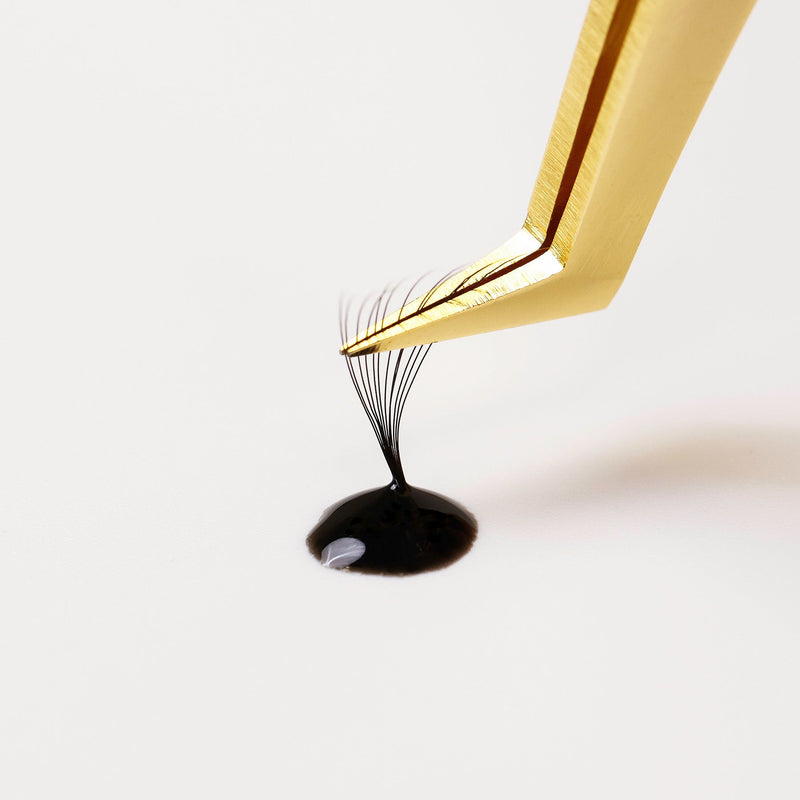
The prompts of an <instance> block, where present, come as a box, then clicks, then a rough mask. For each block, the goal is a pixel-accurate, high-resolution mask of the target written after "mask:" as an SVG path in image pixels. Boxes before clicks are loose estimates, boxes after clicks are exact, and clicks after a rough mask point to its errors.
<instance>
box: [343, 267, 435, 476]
mask: <svg viewBox="0 0 800 800" xmlns="http://www.w3.org/2000/svg"><path fill="white" fill-rule="evenodd" d="M421 280H422V278H420V279H419V280H418V281H417V282H416V283H414V284H413V285H412V286H411V288H410V289H408V291H407V292H406V295H405V298H404V300H403V304H402V305H401V306H400V313H401V315H402V312H403V309H404V308H405V307H406V305H407V303H408V299H409V297H410V296H411V294H412V292H413V291H414V289H415V288H416V286H417V285H418V284H419V282H420V281H421ZM399 288H400V284H398V285H396V286H394V287H393V288H391V289H389V288H388V287H387V288H386V289H384V290H383V291H382V292H380V293H379V294H378V296H377V297H376V298H375V299H374V300H373V301H372V303H371V304H370V300H369V298H367V299H366V300H365V301H364V302H362V303H361V305H360V306H359V308H358V310H357V311H356V312H355V314H353V312H352V310H351V304H350V303H349V302H348V303H347V304H343V303H340V306H339V335H340V337H341V342H342V346H344V345H345V343H346V342H347V341H348V340H349V338H350V337H351V333H350V329H351V324H350V323H351V322H352V321H353V318H355V325H354V326H353V327H354V331H353V333H355V334H357V333H358V332H360V331H361V330H362V328H361V319H362V317H364V316H365V315H366V324H365V328H366V330H367V332H369V331H370V329H372V332H373V333H374V332H375V331H376V330H377V329H378V324H379V323H380V321H381V320H382V319H383V318H384V317H385V315H386V313H387V311H388V309H389V305H390V303H391V300H392V297H394V295H395V293H396V292H397V291H398V289H399ZM430 349H431V345H430V344H426V345H418V346H416V347H412V348H403V349H400V350H387V351H382V352H377V353H370V354H368V355H364V356H356V357H345V362H346V364H347V371H348V373H349V374H350V380H351V381H352V383H353V386H354V387H355V390H356V394H357V395H358V399H359V401H360V402H361V406H362V408H363V409H364V412H365V413H366V415H367V419H369V422H370V425H371V426H372V430H373V432H374V433H375V438H376V439H377V440H378V444H379V446H380V448H381V453H383V457H384V459H385V460H386V464H387V466H388V467H389V471H390V472H391V473H392V478H393V479H394V483H395V485H396V486H397V488H398V489H401V490H404V489H406V488H407V487H408V483H407V482H406V478H405V475H404V473H403V464H402V461H401V458H400V422H401V420H402V417H403V411H404V410H405V406H406V401H407V400H408V395H409V392H410V391H411V387H412V386H413V385H414V382H415V381H416V379H417V375H418V373H419V370H420V367H421V366H422V363H423V362H424V361H425V358H426V356H427V355H428V353H429V351H430Z"/></svg>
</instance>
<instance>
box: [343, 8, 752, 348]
mask: <svg viewBox="0 0 800 800" xmlns="http://www.w3.org/2000/svg"><path fill="white" fill-rule="evenodd" d="M754 3H755V0H591V4H590V6H589V11H588V14H587V16H586V20H585V22H584V25H583V29H582V31H581V35H580V39H579V41H578V45H577V48H576V50H575V55H574V56H573V60H572V64H571V66H570V69H569V73H568V75H567V81H566V85H565V87H564V91H563V93H562V96H561V100H560V103H559V106H558V111H557V113H556V119H555V122H554V124H553V128H552V131H551V133H550V139H549V141H548V144H547V149H546V151H545V154H544V159H543V161H542V165H541V168H540V171H539V176H538V178H537V180H536V185H535V188H534V191H533V196H532V197H531V201H530V204H529V206H528V213H527V216H526V219H525V224H524V226H523V228H522V230H521V231H520V232H519V233H518V234H516V235H515V236H513V237H512V238H511V239H510V240H509V241H508V242H506V243H505V244H504V245H502V246H501V247H499V248H498V249H497V250H495V251H493V252H492V253H490V254H489V255H488V256H486V257H485V258H483V259H481V260H480V261H477V262H475V264H472V265H471V266H470V267H467V269H465V270H463V271H462V272H460V273H459V274H457V275H456V276H454V277H452V278H450V279H449V280H447V281H445V282H444V283H442V284H440V285H439V286H438V287H436V289H435V290H434V291H433V292H430V293H428V294H427V295H424V296H422V297H419V298H416V299H415V300H413V301H410V302H408V303H406V304H404V306H403V307H402V308H400V309H397V310H396V311H394V312H392V313H391V314H388V315H387V316H386V317H384V318H383V319H382V320H378V321H376V322H375V323H374V324H372V325H370V327H369V328H367V329H366V330H363V331H361V332H359V334H358V335H357V336H356V337H355V338H354V339H352V340H350V341H349V342H347V344H346V345H345V346H344V347H343V348H342V353H344V354H345V355H347V356H356V355H363V354H366V353H370V352H376V351H380V350H392V349H396V348H400V347H410V346H413V345H418V344H425V343H428V342H434V341H440V340H443V339H453V338H458V337H461V336H469V335H473V334H477V333H485V332H488V331H493V330H499V329H501V328H509V327H514V326H517V325H526V324H529V323H532V322H541V321H544V320H550V319H556V318H559V317H566V316H571V315H574V314H581V313H584V312H588V311H596V310H599V309H602V308H605V307H606V306H607V305H608V303H609V302H611V299H612V298H613V297H614V295H615V294H616V292H617V290H618V289H619V287H620V285H621V283H622V281H623V279H624V278H625V275H626V273H627V271H628V267H629V266H630V263H631V260H632V259H633V256H634V254H635V252H636V249H637V247H638V246H639V242H640V241H641V239H642V236H643V235H644V231H645V229H646V228H647V225H648V223H649V221H650V218H651V216H652V214H653V211H654V210H655V207H656V204H657V203H658V200H659V198H660V196H661V193H662V191H663V190H664V187H665V185H666V183H667V180H668V179H669V176H670V173H671V172H672V169H673V167H674V166H675V163H676V162H677V160H678V157H679V155H680V153H681V150H682V149H683V146H684V144H685V143H686V140H687V139H688V137H689V134H690V133H691V130H692V127H693V126H694V123H695V121H696V120H697V117H698V116H699V114H700V111H701V110H702V108H703V105H704V103H705V101H706V99H707V98H708V95H709V93H710V92H711V88H712V87H713V85H714V82H715V81H716V78H717V76H718V75H719V72H720V70H721V69H722V67H723V65H724V63H725V60H726V59H727V57H728V54H729V52H730V50H731V48H732V47H733V44H734V42H735V41H736V38H737V36H738V35H739V32H740V30H741V28H742V26H743V25H744V23H745V21H746V19H747V16H748V14H749V13H750V10H751V8H752V7H753V5H754Z"/></svg>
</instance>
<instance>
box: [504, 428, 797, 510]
mask: <svg viewBox="0 0 800 800" xmlns="http://www.w3.org/2000/svg"><path fill="white" fill-rule="evenodd" d="M745 487H754V488H767V487H774V488H783V489H788V488H791V487H800V431H797V430H793V429H788V428H787V429H781V428H759V427H752V428H745V427H729V428H718V429H711V430H709V429H708V428H707V427H704V428H700V427H698V428H683V429H679V430H676V431H675V432H673V433H672V434H671V435H668V436H665V435H664V434H663V433H660V432H659V433H658V434H653V436H652V437H650V438H642V440H641V441H639V442H633V441H627V442H626V443H625V444H624V445H623V446H620V447H618V448H616V449H613V450H609V451H607V452H605V453H601V452H598V451H597V450H593V451H591V453H589V454H587V455H586V457H585V458H584V459H583V460H581V461H579V462H577V463H573V464H561V465H560V466H559V467H558V468H557V469H556V470H555V471H554V472H553V473H551V475H550V476H549V477H548V479H547V481H546V482H545V483H543V484H542V483H538V485H537V481H536V480H535V479H533V478H532V477H531V474H530V473H528V474H527V478H526V482H525V483H521V482H520V483H517V484H514V485H511V486H508V487H507V491H506V492H505V493H504V494H502V496H497V497H496V499H497V501H498V502H500V503H508V504H510V505H513V506H515V507H517V508H518V509H519V508H520V507H524V506H530V507H532V508H531V512H533V511H534V508H535V510H536V511H539V512H542V511H545V510H546V511H552V510H554V509H557V508H560V507H564V506H566V505H569V506H570V507H571V508H574V507H575V506H576V505H584V506H587V505H605V504H607V503H609V502H611V501H613V502H614V503H618V502H619V501H620V500H621V499H630V500H634V499H635V498H637V497H641V496H644V495H650V494H653V493H671V494H677V495H680V494H688V493H690V492H691V493H696V492H708V493H713V492H715V491H717V490H719V489H721V488H722V489H724V488H740V489H743V488H745Z"/></svg>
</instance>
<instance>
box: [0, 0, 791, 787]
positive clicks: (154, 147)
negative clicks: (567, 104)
mask: <svg viewBox="0 0 800 800" xmlns="http://www.w3.org/2000/svg"><path fill="white" fill-rule="evenodd" d="M584 13H585V4H584V2H583V1H582V0H569V2H563V3H553V2H550V3H545V2H542V0H532V1H531V2H525V3H522V2H495V3H477V2H468V3H459V4H456V3H445V2H439V0H425V2H410V3H405V4H402V5H397V4H395V5H390V4H385V3H366V2H363V3H362V2H356V1H355V0H339V2H336V3H327V2H316V3H315V2H311V3H289V2H285V3H275V2H269V1H268V2H266V3H265V2H255V0H253V1H252V2H244V1H242V2H197V0H194V1H193V2H188V0H187V2H182V3H181V2H171V1H170V2H167V1H165V0H157V1H155V0H154V1H152V2H141V1H140V2H136V3H133V2H131V3H120V2H114V3H109V2H99V1H98V2H95V3H92V2H87V0H76V2H70V3H61V2H51V3H46V2H35V1H29V0H26V1H25V2H23V0H20V2H10V1H9V0H2V3H0V114H1V115H2V117H1V121H0V227H1V233H0V381H1V384H0V648H1V649H0V794H1V795H2V797H3V798H7V799H8V800H18V799H19V798H73V797H74V798H81V800H85V799H86V798H144V797H148V798H176V797H192V798H198V797H203V798H205V797H209V798H222V797H231V798H266V797H275V798H285V797H334V798H337V797H347V798H376V797H380V798H406V797H425V798H427V797H430V798H434V797H459V798H462V797H476V798H484V797H502V798H530V797H543V798H587V797H592V798H597V797H602V798H615V799H617V798H675V797H688V798H704V799H707V798H754V797H768V798H796V797H797V796H798V794H800V762H798V758H797V754H798V748H799V747H800V730H799V723H798V720H799V719H800V680H798V675H799V674H800V638H799V637H798V624H799V623H800V403H799V402H798V401H800V363H799V361H800V360H799V359H798V357H797V345H798V337H799V335H800V323H798V295H800V271H799V270H798V266H799V264H798V256H797V248H796V240H797V236H796V231H797V226H798V210H800V209H798V202H797V191H796V188H797V185H798V178H800V175H799V173H800V170H799V169H798V158H797V141H798V124H797V123H798V114H797V98H796V84H797V79H798V76H799V75H800V69H799V67H800V65H799V64H798V47H797V41H796V30H797V23H798V15H797V10H796V8H795V7H794V6H793V5H792V4H790V3H786V2H774V1H773V2H768V1H767V0H762V2H761V3H760V4H759V5H758V7H757V8H756V9H755V11H754V13H753V15H752V17H751V19H750V21H749V23H748V25H747V27H746V28H745V30H744V33H743V35H742V37H741V38H740V41H739V42H738V44H737V46H736V48H735V50H734V52H733V54H732V56H731V59H730V61H729V63H728V64H727V66H726V68H725V70H724V72H723V74H722V76H721V78H720V81H719V82H718V85H717V86H716V88H715V89H714V92H713V93H712V96H711V98H710V100H709V102H708V104H707V106H706V109H705V111H704V113H703V115H702V117H701V119H700V121H699V122H698V124H697V127H696V129H695V132H694V134H693V136H692V138H691V140H690V142H689V144H688V146H687V148H686V150H685V152H684V154H683V156H682V159H681V161H680V163H679V164H678V166H677V168H676V170H675V173H674V175H673V177H672V179H671V181H670V183H669V185H668V187H667V189H666V191H665V193H664V196H663V199H662V201H661V204H660V206H659V208H658V209H657V211H656V214H655V217H654V219H653V221H652V224H651V225H650V228H649V230H648V232H647V234H646V236H645V238H644V241H643V242H642V245H641V247H640V249H639V252H638V255H637V257H636V260H635V262H634V265H633V267H632V269H631V272H630V275H629V277H628V278H627V280H626V282H625V284H624V285H623V287H622V289H621V291H620V293H619V295H618V297H617V298H616V300H615V301H614V302H613V303H612V305H611V307H610V308H609V309H608V310H606V311H603V312H602V313H598V314H593V315H588V316H585V317H582V318H572V319H567V320H562V321H558V322H554V323H548V324H543V325H539V326H533V327H529V328H523V329H518V330H515V331H508V332H503V333H497V334H492V335H488V336H483V337H477V338H474V339H465V340H460V341H456V342H451V343H446V344H442V345H440V346H438V347H436V348H434V350H433V351H432V353H431V355H430V356H429V361H428V362H427V364H426V367H425V369H424V370H423V371H422V372H421V373H420V377H419V380H418V383H417V386H416V387H415V392H414V394H413V395H412V397H411V400H410V401H409V404H408V407H407V410H406V419H405V427H404V431H403V437H404V460H405V464H406V472H407V474H408V476H409V479H410V480H411V482H412V483H415V484H417V485H419V486H423V487H425V488H429V489H432V490H436V491H440V492H443V493H445V494H448V495H450V496H452V497H454V498H456V499H457V500H460V501H461V502H463V503H464V504H465V505H467V506H468V507H469V508H470V509H471V510H472V511H473V512H474V513H475V514H476V516H477V518H478V520H479V524H480V532H479V538H478V541H477V543H476V545H475V547H474V549H473V551H472V552H471V553H470V554H469V555H468V556H467V557H466V558H465V559H464V560H463V561H461V562H459V563H458V564H456V565H455V566H453V567H451V568H449V569H447V570H444V571H442V572H439V573H433V574H429V575H423V576H419V577H416V578H410V579H385V578H383V579H382V578H375V577H365V576H359V575H348V574H341V573H334V572H328V571H325V570H323V569H321V568H320V567H319V565H318V564H317V563H316V562H315V561H314V560H313V559H312V558H311V557H310V556H309V555H308V553H307V552H306V550H305V546H304V537H305V535H306V533H307V532H308V530H309V529H310V528H311V527H312V526H313V525H314V523H315V522H316V520H317V519H318V517H319V515H320V513H321V512H322V511H323V509H324V508H325V507H326V506H328V505H329V504H331V503H334V502H336V501H338V500H339V499H341V498H342V497H344V496H345V495H348V494H350V493H352V492H355V491H359V490H362V489H365V488H369V487H371V486H375V485H378V484H380V483H382V482H386V481H387V479H388V473H387V471H386V469H385V466H384V465H383V464H382V463H381V461H380V455H379V452H378V449H377V447H376V445H375V443H374V441H372V439H371V436H372V434H371V431H370V429H369V426H368V425H367V422H366V420H365V418H364V417H363V414H362V412H361V409H360V407H359V406H358V403H357V401H356V398H355V395H354V393H353V391H352V389H351V387H350V386H349V383H348V380H347V377H346V371H345V369H344V365H343V363H342V362H341V359H340V357H339V356H338V355H337V337H338V334H337V331H336V308H337V302H338V299H339V296H340V294H341V293H342V292H345V293H354V294H356V295H360V294H363V293H364V292H366V291H368V290H371V289H374V288H379V287H381V286H383V285H384V284H385V283H386V282H387V281H389V280H392V279H399V278H404V277H411V278H414V277H416V276H417V275H419V274H421V273H423V272H425V271H427V270H434V271H435V272H444V271H446V270H447V269H449V268H450V267H453V266H455V265H458V264H461V263H464V262H467V261H469V260H471V259H473V258H477V257H478V256H481V255H483V254H484V253H485V252H487V251H488V250H489V249H490V248H491V247H493V246H495V245H497V244H499V243H500V242H501V241H503V240H505V238H507V237H508V236H509V235H511V234H512V233H514V232H515V230H516V229H517V228H518V227H519V225H520V224H521V222H522V219H523V217H524V212H525V208H526V204H527V201H528V197H529V194H530V191H531V188H532V186H533V181H534V178H535V175H536V172H537V169H538V165H539V160H540V158H541V155H542V153H543V151H544V146H545V142H546V138H547V135H548V133H549V129H550V125H551V123H552V119H553V116H554V112H555V107H556V103H557V101H558V97H559V95H560V92H561V87H562V84H563V80H564V77H565V76H566V72H567V67H568V65H569V60H570V58H571V55H572V50H573V48H574V44H575V41H576V39H577V35H578V32H579V30H580V26H581V23H582V19H583V15H584ZM519 98H524V102H522V103H521V104H520V102H519Z"/></svg>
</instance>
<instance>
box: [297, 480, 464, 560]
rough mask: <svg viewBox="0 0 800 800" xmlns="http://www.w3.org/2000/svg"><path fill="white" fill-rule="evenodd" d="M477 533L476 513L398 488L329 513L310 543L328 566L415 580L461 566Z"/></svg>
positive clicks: (435, 496)
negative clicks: (457, 563) (420, 575)
mask: <svg viewBox="0 0 800 800" xmlns="http://www.w3.org/2000/svg"><path fill="white" fill-rule="evenodd" d="M477 530H478V526H477V523H476V521H475V518H474V517H473V516H472V514H470V513H469V512H468V511H467V510H466V509H464V508H463V507H462V506H460V505H458V504H457V503H454V502H453V501H452V500H449V499H448V498H446V497H443V496H442V495H439V494H435V493H434V492H428V491H425V490H424V489H417V488H416V487H413V486H408V485H406V486H404V487H403V488H400V487H399V486H398V485H397V483H392V484H391V485H390V486H385V487H383V488H381V489H373V490H372V491H368V492H362V493H361V494H356V495H353V496H352V497H348V498H347V499H346V500H345V501H344V502H342V503H341V504H340V505H337V506H333V507H331V508H329V509H328V510H327V511H326V512H325V514H323V516H322V519H321V520H320V522H319V524H318V525H317V527H316V528H314V530H313V531H311V533H310V534H309V535H308V538H307V539H306V544H307V545H308V549H309V550H310V551H311V552H312V553H313V554H314V555H315V556H316V557H317V558H318V559H319V560H320V561H321V562H322V563H323V564H324V565H325V566H329V567H333V568H338V569H346V570H348V571H353V572H368V573H373V574H381V575H413V574H416V573H419V572H428V571H430V570H435V569H440V568H442V567H446V566H447V565H448V564H452V563H453V562H454V561H457V560H458V559H459V558H461V556H463V555H464V554H465V553H467V552H468V551H469V549H470V548H471V547H472V543H473V542H474V541H475V536H476V534H477Z"/></svg>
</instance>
